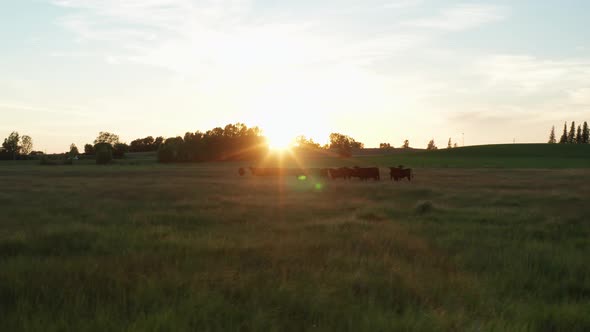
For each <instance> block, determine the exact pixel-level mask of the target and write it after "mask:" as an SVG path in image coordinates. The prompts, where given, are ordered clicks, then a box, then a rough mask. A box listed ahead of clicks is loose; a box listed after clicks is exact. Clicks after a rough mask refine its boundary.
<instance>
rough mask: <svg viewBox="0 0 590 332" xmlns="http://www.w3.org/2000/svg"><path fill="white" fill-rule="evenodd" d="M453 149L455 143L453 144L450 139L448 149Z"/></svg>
mask: <svg viewBox="0 0 590 332" xmlns="http://www.w3.org/2000/svg"><path fill="white" fill-rule="evenodd" d="M452 147H453V143H452V142H451V138H450V137H449V143H447V149H450V148H452Z"/></svg>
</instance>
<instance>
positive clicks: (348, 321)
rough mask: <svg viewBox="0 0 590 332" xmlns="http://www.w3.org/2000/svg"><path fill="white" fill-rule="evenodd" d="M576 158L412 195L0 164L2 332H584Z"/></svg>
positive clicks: (276, 181)
mask: <svg viewBox="0 0 590 332" xmlns="http://www.w3.org/2000/svg"><path fill="white" fill-rule="evenodd" d="M464 151H465V150H464ZM437 153H441V154H444V153H448V152H445V151H440V152H437ZM455 153H457V152H455ZM462 153H465V152H462ZM583 156H584V155H583V154H582V157H579V158H573V157H571V156H570V155H565V156H563V160H574V161H573V162H572V164H571V165H567V164H566V165H564V164H563V163H562V164H561V167H568V166H569V167H572V168H565V169H530V168H531V167H533V166H534V165H530V164H523V166H522V167H524V168H523V169H515V168H509V169H501V168H490V169H487V168H479V169H475V168H452V166H454V167H468V165H469V163H470V162H474V161H469V160H472V159H473V158H476V159H477V158H480V159H477V160H480V161H481V160H482V159H481V158H484V159H485V158H486V157H482V156H480V157H476V156H475V157H474V156H463V157H462V158H458V159H455V162H456V164H453V165H450V166H449V168H440V167H439V168H435V167H428V166H431V165H433V164H436V163H435V162H431V163H430V164H425V165H424V168H418V169H417V170H416V178H415V182H412V183H408V182H402V183H391V182H390V181H388V180H387V181H381V182H372V181H369V182H360V181H350V182H345V181H330V180H317V179H309V180H307V181H299V180H297V179H294V178H282V179H281V178H255V177H252V176H245V177H239V176H238V174H237V168H238V167H240V166H244V165H245V164H237V163H207V164H185V165H158V164H154V163H148V162H146V163H143V162H142V163H139V164H138V163H120V164H118V165H117V164H116V165H112V166H106V167H100V166H95V165H88V164H84V163H81V164H79V165H74V166H48V167H43V166H40V165H37V164H27V163H20V164H18V163H13V162H5V163H0V183H1V185H2V187H1V188H2V190H0V330H1V331H20V330H29V331H39V330H42V331H63V330H72V331H114V330H128V331H179V330H196V331H234V330H241V331H261V330H262V331H304V330H311V331H408V330H412V331H588V330H590V315H589V314H588V313H590V266H588V257H589V253H590V223H589V217H588V216H590V205H589V204H587V203H588V197H590V187H589V184H590V169H584V168H581V167H582V166H583V165H584V164H583V163H584V162H587V161H584V158H583ZM525 157H526V156H525ZM375 158H377V159H375ZM378 158H381V159H378ZM387 158H389V159H387ZM396 158H399V156H379V157H367V158H357V159H355V160H352V161H350V162H351V163H355V164H367V165H368V164H379V165H381V166H386V165H387V164H389V163H394V162H395V161H398V160H399V159H396ZM408 158H417V157H408ZM428 158H434V157H431V156H428ZM444 158H445V157H444V156H442V157H440V158H439V159H438V161H437V162H438V163H441V161H440V160H442V159H444ZM454 158H457V157H456V156H455V157H454ZM470 158H472V159H470ZM510 158H520V157H511V156H506V158H505V159H504V161H502V160H500V161H499V162H500V163H502V165H500V166H498V167H506V165H510V162H511V159H510ZM526 158H528V157H526ZM531 158H533V157H531ZM435 159H436V158H434V159H431V160H435ZM500 159H501V158H500ZM412 160H414V161H416V160H418V159H411V160H410V162H406V163H405V164H406V165H410V166H412V165H413V166H414V167H421V166H420V165H418V163H416V164H412V163H411V161H412ZM528 160H529V162H530V161H531V160H532V159H528ZM342 162H343V161H333V160H332V161H329V160H318V161H316V164H317V165H328V164H331V163H336V164H338V163H342ZM543 162H544V163H543V165H545V166H547V167H551V165H549V164H551V163H550V162H548V161H543ZM442 163H444V161H443V162H442ZM317 165H314V166H317ZM394 165H395V164H394ZM479 165H480V166H485V165H482V164H479ZM512 166H514V164H513V165H512ZM517 166H518V165H517ZM383 172H384V171H383ZM383 175H385V174H383Z"/></svg>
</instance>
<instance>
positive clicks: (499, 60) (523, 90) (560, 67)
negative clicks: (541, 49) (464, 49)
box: [477, 55, 590, 99]
mask: <svg viewBox="0 0 590 332" xmlns="http://www.w3.org/2000/svg"><path fill="white" fill-rule="evenodd" d="M477 68H478V69H477V70H478V71H479V72H481V73H482V74H483V75H484V77H486V80H487V84H488V86H493V87H496V88H501V89H507V90H511V91H513V92H515V93H519V94H539V93H540V94H556V93H564V92H566V91H572V90H578V89H580V88H582V87H588V86H590V59H567V60H554V59H542V58H537V57H534V56H530V55H493V56H487V57H485V58H483V59H481V60H479V61H478V63H477ZM578 99H579V98H578Z"/></svg>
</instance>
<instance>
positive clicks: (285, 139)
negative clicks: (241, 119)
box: [265, 131, 294, 151]
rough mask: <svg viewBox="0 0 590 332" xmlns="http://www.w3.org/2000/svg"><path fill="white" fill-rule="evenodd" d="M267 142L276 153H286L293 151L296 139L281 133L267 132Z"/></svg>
mask: <svg viewBox="0 0 590 332" xmlns="http://www.w3.org/2000/svg"><path fill="white" fill-rule="evenodd" d="M265 136H266V141H267V143H268V147H269V148H270V149H271V150H275V151H285V150H289V149H291V147H292V146H293V144H294V137H291V135H289V134H288V133H285V132H281V131H272V132H266V133H265Z"/></svg>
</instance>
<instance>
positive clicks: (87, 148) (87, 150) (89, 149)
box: [84, 144, 95, 155]
mask: <svg viewBox="0 0 590 332" xmlns="http://www.w3.org/2000/svg"><path fill="white" fill-rule="evenodd" d="M94 153H95V151H94V145H92V144H86V145H84V154H85V155H93V154H94Z"/></svg>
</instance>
